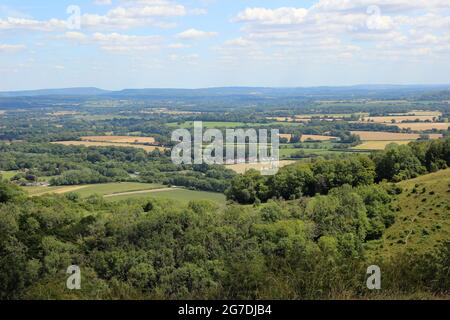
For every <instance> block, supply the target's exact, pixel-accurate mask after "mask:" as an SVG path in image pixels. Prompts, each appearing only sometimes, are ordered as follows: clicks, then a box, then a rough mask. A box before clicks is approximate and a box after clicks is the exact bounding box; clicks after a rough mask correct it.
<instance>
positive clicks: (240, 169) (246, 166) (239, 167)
mask: <svg viewBox="0 0 450 320" xmlns="http://www.w3.org/2000/svg"><path fill="white" fill-rule="evenodd" d="M295 162H296V161H292V160H281V161H279V168H282V167H285V166H288V165H290V164H293V163H295ZM267 166H268V163H238V164H230V165H226V167H227V168H228V169H231V170H233V171H234V172H236V173H239V174H242V173H245V172H247V171H248V170H250V169H255V170H258V171H261V170H263V169H265V168H267Z"/></svg>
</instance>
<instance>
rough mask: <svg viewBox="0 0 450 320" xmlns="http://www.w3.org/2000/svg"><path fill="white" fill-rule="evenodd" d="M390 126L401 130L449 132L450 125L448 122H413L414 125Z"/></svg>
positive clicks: (397, 124)
mask: <svg viewBox="0 0 450 320" xmlns="http://www.w3.org/2000/svg"><path fill="white" fill-rule="evenodd" d="M388 125H389V126H395V127H399V128H400V129H411V130H414V131H427V130H433V129H436V130H448V128H449V127H450V123H448V122H446V123H444V122H413V123H395V124H388Z"/></svg>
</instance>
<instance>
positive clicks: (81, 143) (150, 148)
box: [52, 141, 166, 152]
mask: <svg viewBox="0 0 450 320" xmlns="http://www.w3.org/2000/svg"><path fill="white" fill-rule="evenodd" d="M52 143H53V144H61V145H64V146H85V147H124V148H137V149H143V150H145V151H147V152H152V151H155V150H160V151H164V150H166V148H164V147H157V146H146V145H143V144H131V143H116V142H94V141H58V142H52Z"/></svg>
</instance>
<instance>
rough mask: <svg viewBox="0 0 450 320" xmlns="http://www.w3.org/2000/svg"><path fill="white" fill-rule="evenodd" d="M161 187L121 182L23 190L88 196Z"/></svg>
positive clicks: (37, 192)
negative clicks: (73, 193)
mask: <svg viewBox="0 0 450 320" xmlns="http://www.w3.org/2000/svg"><path fill="white" fill-rule="evenodd" d="M161 188H165V186H163V185H159V184H150V183H137V182H122V183H102V184H89V185H77V186H51V187H24V190H26V191H27V192H28V194H29V195H30V196H39V195H44V194H49V193H56V194H65V193H69V192H75V193H77V194H79V195H80V196H81V197H88V196H90V195H93V194H98V195H101V196H107V195H113V194H116V193H123V192H136V191H142V190H155V189H161Z"/></svg>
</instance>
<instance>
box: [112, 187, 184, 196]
mask: <svg viewBox="0 0 450 320" xmlns="http://www.w3.org/2000/svg"><path fill="white" fill-rule="evenodd" d="M179 189H180V188H177V187H172V188H161V189H150V190H140V191H130V192H121V193H114V194H107V195H105V196H104V197H105V198H112V197H119V196H129V195H133V194H146V193H156V192H163V191H170V190H179Z"/></svg>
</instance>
